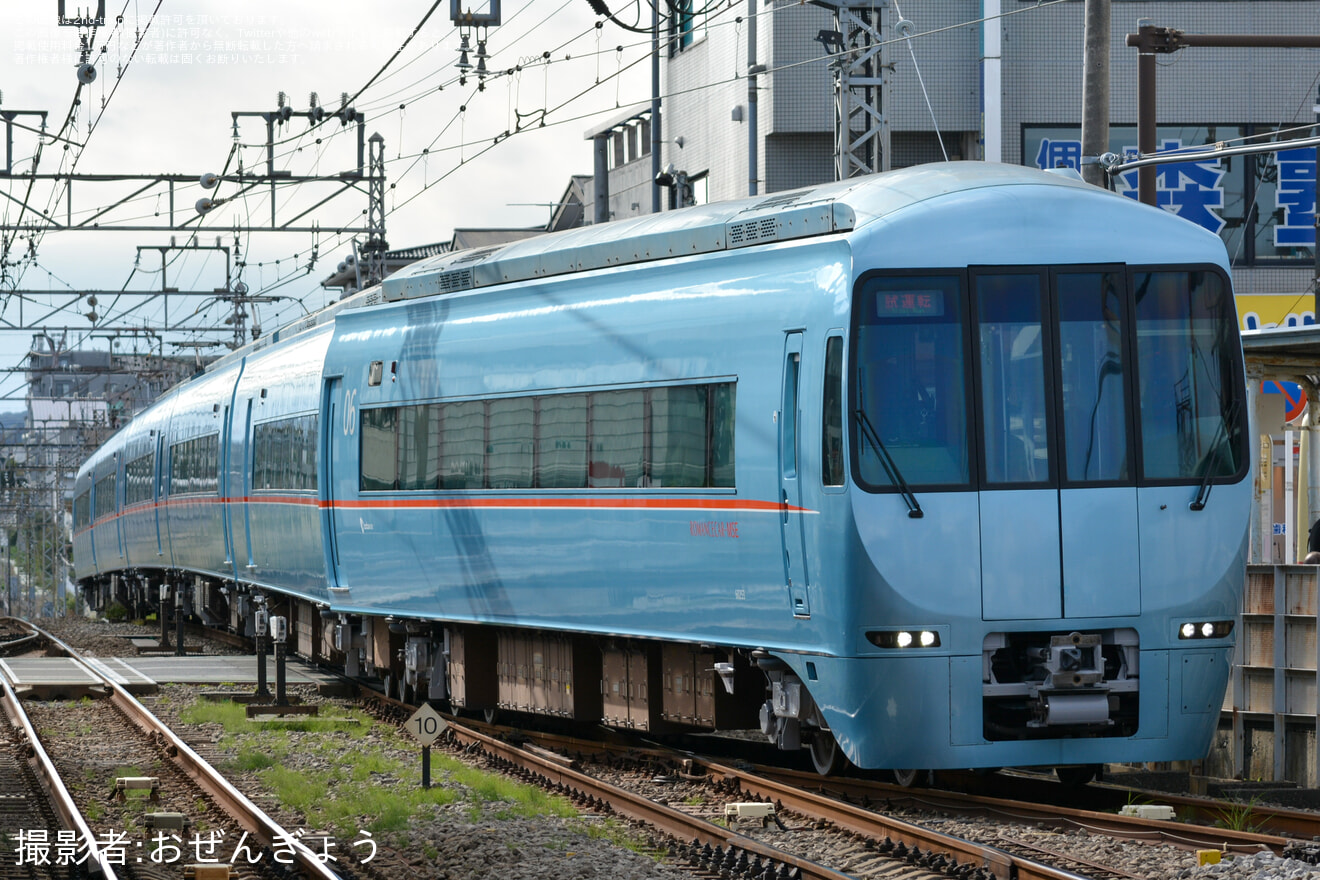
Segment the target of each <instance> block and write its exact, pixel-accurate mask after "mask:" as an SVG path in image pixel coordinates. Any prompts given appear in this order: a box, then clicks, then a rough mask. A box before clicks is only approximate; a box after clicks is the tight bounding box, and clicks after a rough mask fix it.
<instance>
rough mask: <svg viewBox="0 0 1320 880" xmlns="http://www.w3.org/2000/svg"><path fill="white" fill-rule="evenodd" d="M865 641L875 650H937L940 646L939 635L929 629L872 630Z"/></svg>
mask: <svg viewBox="0 0 1320 880" xmlns="http://www.w3.org/2000/svg"><path fill="white" fill-rule="evenodd" d="M866 640H867V641H868V642H870V643H871V644H873V645H875V646H876V647H877V648H917V647H920V648H938V647H939V646H940V634H939V633H937V632H935V631H934V630H930V629H923V630H906V629H899V630H873V631H871V632H868V633H867V634H866Z"/></svg>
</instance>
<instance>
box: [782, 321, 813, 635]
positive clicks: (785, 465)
mask: <svg viewBox="0 0 1320 880" xmlns="http://www.w3.org/2000/svg"><path fill="white" fill-rule="evenodd" d="M801 375H802V333H801V332H797V331H794V332H790V333H788V334H787V335H786V336H785V339H784V373H783V380H784V387H783V395H782V406H781V407H780V410H779V492H780V517H779V530H780V535H781V536H782V538H783V548H784V582H785V584H786V585H787V587H788V601H789V607H790V608H791V610H792V612H793V616H794V617H810V616H811V604H810V600H809V598H808V595H807V586H808V584H807V553H806V547H807V541H806V534H805V529H806V524H805V523H804V522H803V521H802V517H801V516H800V515H798V514H797V513H790V511H792V510H801V508H802V480H801V479H800V478H799V474H798V452H799V437H798V434H799V432H800V428H801V424H802V418H801V406H800V404H799V400H798V391H799V385H800V381H801Z"/></svg>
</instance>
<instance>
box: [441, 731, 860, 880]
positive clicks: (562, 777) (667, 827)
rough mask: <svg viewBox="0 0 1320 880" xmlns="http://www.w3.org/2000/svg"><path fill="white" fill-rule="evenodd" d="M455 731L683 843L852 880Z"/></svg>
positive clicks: (817, 877) (818, 879) (831, 879)
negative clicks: (728, 850) (724, 849)
mask: <svg viewBox="0 0 1320 880" xmlns="http://www.w3.org/2000/svg"><path fill="white" fill-rule="evenodd" d="M449 729H450V730H451V731H453V732H454V735H455V736H456V737H457V738H458V739H460V740H462V741H466V742H469V743H479V744H480V745H481V747H482V748H484V749H485V750H486V751H488V752H489V753H490V754H492V755H494V756H495V757H497V758H501V759H503V760H505V761H508V762H511V763H513V764H516V765H518V766H520V767H523V768H525V769H527V770H529V771H530V772H532V773H535V774H537V775H539V776H542V777H545V778H546V779H548V780H549V781H550V782H551V783H558V784H560V785H563V786H566V787H568V788H570V789H576V790H578V791H580V792H582V793H584V794H586V795H588V796H590V797H593V798H597V799H599V800H604V801H606V802H608V803H609V804H610V806H611V808H612V809H613V810H614V812H616V813H619V814H621V815H623V816H626V817H628V818H631V819H636V820H638V821H640V822H644V823H646V824H647V825H650V826H652V827H654V828H657V829H659V830H660V831H662V832H663V833H665V834H668V835H670V836H671V837H674V838H676V839H677V840H679V841H682V842H687V841H691V840H697V841H700V842H701V843H703V844H709V845H711V846H721V847H733V848H735V849H740V850H742V851H744V852H746V853H747V854H748V856H759V857H760V858H762V859H770V860H772V861H774V862H776V863H781V864H785V865H788V866H789V867H790V868H795V869H797V871H798V872H799V873H798V875H797V876H799V877H801V878H802V880H852V878H851V877H850V876H849V875H848V874H843V873H840V872H839V871H835V870H833V869H832V868H827V867H825V866H824V865H820V864H817V863H816V862H813V861H810V860H809V859H803V858H800V857H798V856H795V855H793V854H791V853H786V852H784V851H782V850H780V849H777V848H775V847H773V846H769V845H767V844H764V843H761V842H760V841H758V840H754V839H752V838H750V837H745V836H744V835H741V834H738V833H736V832H734V831H731V830H729V829H726V828H723V827H721V826H719V825H715V824H712V823H710V822H707V821H706V820H705V819H701V818H698V817H696V816H692V815H690V814H688V813H684V812H683V811H681V810H676V809H674V808H673V807H670V806H667V805H665V804H661V803H657V802H655V801H652V800H649V799H647V798H644V797H642V796H640V795H636V794H633V793H632V792H629V791H626V790H624V789H622V788H619V787H618V786H615V785H612V784H610V783H608V782H605V781H603V780H600V779H596V778H594V777H591V776H588V775H587V774H585V773H580V772H578V771H576V770H573V769H572V768H570V767H567V766H565V765H563V764H561V763H559V762H557V761H555V760H553V759H551V758H547V757H544V756H542V755H538V754H535V753H534V752H529V751H527V750H526V749H522V748H519V747H518V746H514V745H510V744H509V743H505V742H502V741H500V740H498V739H495V738H494V737H490V736H487V735H486V734H484V733H478V732H477V731H475V730H472V729H470V728H467V727H464V726H462V725H461V724H454V723H451V724H450V725H449Z"/></svg>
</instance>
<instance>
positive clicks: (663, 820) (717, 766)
mask: <svg viewBox="0 0 1320 880" xmlns="http://www.w3.org/2000/svg"><path fill="white" fill-rule="evenodd" d="M367 698H368V699H369V700H370V701H371V702H373V703H375V704H378V705H379V706H380V708H379V709H378V710H377V714H378V715H379V716H382V717H385V718H389V719H392V720H393V721H395V722H396V723H398V722H400V721H402V720H403V719H404V718H406V717H407V715H408V714H411V712H412V710H413V708H414V707H411V706H405V705H404V704H400V703H397V702H396V701H392V700H386V699H385V698H384V697H382V696H380V695H379V694H377V693H375V692H373V691H368V692H367ZM453 730H454V737H455V739H454V743H455V746H454V747H455V748H458V749H462V750H464V751H466V752H467V753H468V754H469V756H471V755H481V756H483V759H484V761H485V762H486V764H487V766H489V767H491V768H492V769H499V770H502V771H504V772H506V773H509V774H510V775H514V776H517V777H519V778H521V779H523V780H524V781H529V782H536V783H537V784H540V785H542V786H544V787H546V788H548V789H549V790H552V791H556V792H559V793H561V794H564V795H565V796H567V797H569V798H570V799H572V800H573V801H575V802H576V803H577V804H578V805H579V807H582V808H585V809H587V810H591V811H595V812H598V813H601V814H604V815H612V816H616V817H620V818H622V819H625V820H627V821H628V822H629V823H630V824H633V825H634V826H636V827H642V826H646V827H649V828H651V829H653V830H651V831H650V832H649V835H650V837H651V841H652V844H653V846H655V847H656V848H658V849H660V850H663V851H665V852H667V853H668V854H669V856H670V859H671V861H673V862H675V863H678V864H683V865H686V866H687V867H688V868H689V869H691V870H693V871H695V872H696V873H698V874H699V875H711V876H720V875H722V874H723V875H727V876H729V877H752V878H757V880H762V878H764V880H778V878H789V877H800V878H808V877H811V878H815V877H831V878H842V877H865V878H868V880H869V878H883V877H889V876H903V877H905V878H907V877H931V878H934V877H936V876H946V877H947V876H955V877H960V878H971V880H989V878H991V877H1005V878H1007V877H1010V876H1017V877H1019V878H1023V880H1030V878H1035V877H1052V878H1062V877H1067V878H1076V877H1080V876H1086V877H1091V878H1109V877H1113V878H1134V877H1146V876H1150V875H1149V874H1146V873H1142V872H1141V871H1140V870H1135V869H1133V866H1132V865H1129V864H1123V863H1120V862H1116V861H1114V860H1109V859H1103V858H1100V859H1097V858H1087V857H1085V856H1078V855H1077V854H1076V853H1073V852H1068V851H1065V850H1063V849H1059V848H1056V847H1053V846H1051V845H1050V841H1049V839H1048V838H1047V837H1044V835H1042V834H1032V833H1027V832H1026V831H1019V830H1015V829H1014V828H1012V827H1009V826H1008V820H1007V817H1009V816H1012V817H1013V820H1014V821H1015V822H1018V823H1022V822H1026V823H1028V825H1029V826H1032V827H1035V828H1044V827H1050V828H1056V827H1064V826H1067V825H1068V824H1072V825H1075V826H1081V827H1086V828H1088V829H1090V831H1091V832H1092V833H1096V832H1099V831H1103V833H1105V834H1109V835H1112V836H1114V837H1115V838H1116V839H1122V840H1133V841H1143V842H1151V841H1162V842H1164V843H1165V844H1168V845H1171V846H1179V847H1182V848H1184V849H1194V848H1214V849H1219V850H1227V851H1230V852H1238V853H1248V852H1258V851H1261V850H1262V849H1264V850H1268V851H1270V852H1273V853H1283V852H1284V851H1285V849H1286V848H1287V847H1289V846H1290V844H1293V845H1295V841H1290V840H1289V839H1287V838H1285V837H1282V836H1280V835H1278V834H1273V833H1270V834H1262V833H1253V832H1250V831H1234V830H1231V829H1226V828H1222V827H1219V828H1209V827H1198V826H1196V825H1191V824H1187V823H1184V822H1153V821H1150V820H1141V819H1136V818H1131V819H1127V818H1120V817H1117V816H1115V815H1113V814H1109V813H1102V812H1099V811H1096V810H1090V811H1087V810H1078V809H1076V808H1067V807H1064V808H1060V807H1055V806H1047V807H1042V806H1040V805H1039V804H1034V803H1027V802H1022V801H1010V800H1006V799H1003V798H990V797H985V796H978V795H968V794H959V793H956V792H943V791H935V790H932V789H905V788H900V787H898V786H893V785H886V784H883V783H878V782H874V781H870V780H865V779H849V778H829V779H822V778H821V777H819V776H817V775H815V774H810V773H796V772H794V771H790V770H783V769H782V768H761V767H757V768H751V767H748V766H743V765H739V766H736V767H735V766H729V765H728V764H727V763H724V764H721V763H720V762H718V761H702V760H701V759H699V758H697V757H695V756H692V755H683V754H679V753H675V752H674V751H673V750H670V749H662V748H649V749H648V748H642V747H639V746H638V745H637V744H636V742H634V744H632V745H630V746H627V747H624V748H623V749H622V752H620V751H619V750H618V749H617V748H616V749H615V754H616V755H618V754H620V753H626V754H627V755H628V756H629V757H628V759H627V761H631V762H633V763H634V764H636V765H637V767H641V768H643V769H644V770H645V769H646V768H650V770H651V772H652V775H653V776H656V775H661V774H663V773H670V774H671V775H676V776H688V777H692V778H693V779H694V780H700V782H701V784H702V785H703V786H705V787H706V788H707V789H708V790H709V791H711V792H715V793H716V794H714V795H712V796H711V797H709V798H708V799H707V800H709V801H711V802H717V803H718V804H719V805H722V804H723V803H726V802H742V803H750V802H767V801H768V802H772V803H776V805H777V807H778V810H779V815H780V816H781V817H782V818H783V819H784V820H785V821H787V822H789V823H790V824H791V825H792V826H793V828H792V831H793V832H794V833H793V834H791V835H786V834H777V833H776V829H774V828H769V829H766V830H765V831H764V832H763V831H762V830H761V829H756V828H752V829H749V828H747V826H746V823H743V824H742V825H738V826H736V827H732V828H731V827H727V826H722V825H720V824H718V823H717V822H712V821H711V820H712V819H719V818H720V816H719V814H718V810H717V809H715V808H709V806H708V808H707V809H705V810H703V809H700V808H690V806H689V805H687V804H683V803H681V802H676V799H675V798H674V797H666V796H664V795H657V794H656V792H655V791H654V790H651V791H650V792H649V797H644V798H642V799H641V800H643V801H654V802H664V801H668V803H660V806H661V807H667V808H668V809H661V810H655V809H654V807H652V806H648V805H646V804H641V805H636V804H635V803H633V802H632V801H631V800H630V799H632V798H634V794H633V793H630V792H629V791H627V790H626V789H627V788H629V785H622V784H617V783H616V782H614V781H611V780H612V779H614V777H613V776H612V774H611V773H609V772H606V771H602V770H601V768H600V767H598V766H589V765H591V762H590V761H588V759H587V758H586V756H587V755H588V754H590V753H592V752H606V751H609V750H610V748H611V747H609V746H607V745H606V744H602V743H592V742H588V741H585V740H582V739H573V738H564V737H554V736H549V735H543V734H530V733H528V732H526V731H520V732H518V733H517V734H513V735H514V736H517V737H522V738H524V739H526V738H532V737H534V738H535V739H534V741H535V742H536V743H537V745H535V746H532V747H530V748H525V747H524V748H519V747H518V746H515V745H510V744H509V743H507V742H504V741H502V739H501V738H500V737H501V736H509V735H510V734H509V733H508V732H505V733H503V734H500V733H498V732H497V731H495V729H493V728H486V727H485V726H483V725H480V724H476V723H470V722H467V721H463V722H462V723H459V724H456V725H455V726H454V728H453ZM627 761H623V760H622V759H620V758H618V757H613V758H606V759H604V760H603V761H601V762H600V764H601V765H602V766H604V767H609V766H610V765H611V764H619V763H627ZM675 767H677V768H678V770H677V771H676V772H674V771H673V768H675ZM665 768H668V769H665ZM998 781H1000V782H1002V781H1003V780H998ZM1015 783H1016V781H1015ZM1036 783H1039V781H1036ZM1026 784H1027V785H1028V787H1029V786H1030V785H1031V784H1033V783H1032V782H1031V781H1028V782H1027V783H1026ZM1039 784H1041V785H1046V786H1048V788H1049V790H1050V791H1051V792H1055V793H1058V792H1062V791H1064V789H1063V788H1062V787H1061V786H1058V785H1057V784H1055V783H1039ZM1087 792H1088V796H1090V795H1095V796H1097V797H1105V798H1113V797H1118V796H1123V795H1116V794H1114V792H1113V791H1112V790H1111V789H1108V788H1103V787H1099V786H1091V787H1089V788H1088V789H1087ZM1125 796H1126V797H1127V798H1128V799H1129V800H1130V799H1132V798H1133V795H1131V794H1126V795H1125ZM1152 796H1153V797H1159V799H1160V801H1161V802H1168V801H1169V800H1170V798H1166V797H1163V796H1156V795H1152ZM680 800H681V799H680ZM1198 806H1200V807H1201V812H1202V814H1203V815H1209V816H1215V815H1219V814H1221V813H1222V811H1224V810H1226V809H1229V808H1230V806H1229V805H1226V804H1224V803H1223V802H1213V801H1208V800H1204V799H1201V800H1200V801H1199V804H1198ZM875 807H883V808H884V810H885V811H886V812H895V813H899V814H901V815H908V814H917V813H920V814H922V815H926V816H931V815H936V814H939V815H948V816H953V815H974V814H980V815H987V816H991V817H995V816H1002V817H1005V819H1004V821H1002V822H1000V825H1001V827H1000V828H999V829H998V830H997V831H996V832H995V833H994V834H993V840H992V841H991V842H987V841H985V840H981V841H980V842H979V843H978V842H973V841H970V840H961V839H958V838H957V837H956V835H949V834H941V833H940V832H939V831H934V830H932V829H931V828H926V827H922V821H923V820H922V819H921V818H920V816H918V818H917V819H915V820H912V821H903V819H900V818H895V817H894V816H892V815H881V814H880V813H877V812H876V810H875V809H874V808H875ZM1259 812H1260V816H1261V819H1265V818H1266V817H1274V818H1282V819H1284V820H1286V821H1287V822H1288V823H1289V827H1290V828H1292V829H1293V830H1292V831H1290V832H1289V833H1291V834H1294V835H1296V836H1298V837H1303V839H1306V838H1310V837H1311V836H1313V835H1315V834H1320V816H1317V815H1316V814H1308V813H1305V812H1303V811H1282V810H1280V811H1273V810H1266V809H1264V808H1262V809H1261V810H1260V811H1259ZM676 814H677V815H676ZM1179 815H1180V816H1182V815H1184V813H1183V810H1182V809H1181V808H1180V809H1179ZM1187 815H1189V816H1190V815H1191V813H1190V811H1189V812H1188V814H1187ZM944 821H945V820H944V819H941V818H935V819H933V820H932V822H931V823H930V824H940V823H942V822H944ZM809 829H810V830H812V831H814V832H819V833H820V834H823V835H826V836H828V835H833V837H834V843H832V844H830V845H829V846H826V847H824V848H823V849H819V848H818V849H813V848H812V846H811V845H809V844H808V845H805V846H804V844H803V841H805V840H806V839H807V838H808V836H809V835H807V834H803V833H801V832H803V831H806V830H809ZM1043 837H1044V839H1042V838H1043ZM790 838H795V839H790ZM1189 863H1190V862H1189Z"/></svg>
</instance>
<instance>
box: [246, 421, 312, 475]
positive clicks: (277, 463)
mask: <svg viewBox="0 0 1320 880" xmlns="http://www.w3.org/2000/svg"><path fill="white" fill-rule="evenodd" d="M316 418H317V417H316V416H315V415H308V416H294V417H293V418H287V419H278V420H276V421H271V422H262V423H260V424H258V425H256V426H255V427H254V428H253V431H252V487H253V488H254V489H279V490H291V491H312V492H314V491H316Z"/></svg>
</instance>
